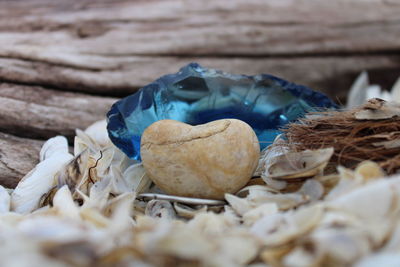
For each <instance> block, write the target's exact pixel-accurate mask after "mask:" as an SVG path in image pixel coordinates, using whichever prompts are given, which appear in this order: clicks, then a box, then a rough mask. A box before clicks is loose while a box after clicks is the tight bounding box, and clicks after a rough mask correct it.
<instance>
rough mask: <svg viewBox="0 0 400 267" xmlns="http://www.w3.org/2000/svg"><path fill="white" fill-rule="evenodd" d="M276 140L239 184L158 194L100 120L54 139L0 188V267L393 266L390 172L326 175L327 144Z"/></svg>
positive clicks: (396, 187)
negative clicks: (227, 189) (203, 195)
mask: <svg viewBox="0 0 400 267" xmlns="http://www.w3.org/2000/svg"><path fill="white" fill-rule="evenodd" d="M285 142H287V141H285V140H284V139H282V138H277V140H276V141H275V143H274V145H272V146H270V147H269V148H268V149H267V150H265V151H262V153H261V157H260V159H259V164H258V168H257V170H256V173H255V174H254V177H253V178H252V179H251V180H250V182H249V183H248V184H247V186H246V187H244V188H243V189H241V190H240V191H239V192H237V193H236V194H226V195H225V198H224V200H206V199H195V198H185V197H176V196H171V195H166V194H165V193H164V192H162V191H161V190H160V189H159V188H157V187H156V186H155V185H154V184H153V183H152V182H151V180H150V179H149V177H148V175H147V174H146V171H145V169H144V168H143V166H142V165H141V163H137V162H133V161H132V160H130V159H128V158H127V157H126V156H125V155H124V154H122V153H121V152H120V151H119V150H118V149H117V148H115V147H114V146H113V145H112V144H111V142H110V140H109V139H108V137H107V132H106V129H105V122H104V121H103V122H98V123H96V124H94V125H93V126H91V127H89V128H88V129H87V130H86V131H80V130H77V132H76V137H75V143H74V148H73V150H71V149H69V147H68V144H67V140H66V139H65V138H64V137H62V136H57V137H54V138H52V139H50V140H48V141H47V142H46V143H45V144H44V145H43V148H42V150H41V152H40V163H39V164H38V165H37V166H36V168H34V169H33V170H32V171H31V172H29V173H28V174H27V175H26V176H25V177H24V178H23V179H22V180H21V181H20V183H19V184H18V186H17V187H16V188H15V189H7V188H3V187H1V186H0V242H1V249H0V266H143V267H145V266H146V267H147V266H253V267H259V266H260V267H261V266H277V267H280V266H284V267H286V266H287V267H297V266H299V267H300V266H304V267H306V266H307V267H308V266H356V267H370V266H400V254H399V253H398V252H399V250H400V197H399V196H400V175H394V176H390V177H386V175H385V172H384V170H383V169H382V168H381V167H380V166H379V164H377V163H375V162H372V161H363V162H361V163H359V164H358V166H357V167H356V168H354V169H347V168H345V167H341V166H335V169H336V172H333V174H329V175H327V174H326V173H324V169H325V167H326V166H327V164H328V163H329V162H330V160H331V157H332V156H333V155H334V150H333V148H330V147H327V148H322V149H314V150H304V151H292V150H290V147H289V146H286V145H285ZM70 151H73V153H71V152H70Z"/></svg>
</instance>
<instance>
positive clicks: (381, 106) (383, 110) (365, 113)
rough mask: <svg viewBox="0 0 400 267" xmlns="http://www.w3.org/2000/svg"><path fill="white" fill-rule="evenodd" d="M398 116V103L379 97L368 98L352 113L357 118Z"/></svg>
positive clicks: (399, 111)
mask: <svg viewBox="0 0 400 267" xmlns="http://www.w3.org/2000/svg"><path fill="white" fill-rule="evenodd" d="M396 116H400V104H399V103H395V102H387V101H385V100H382V99H379V98H373V99H370V100H369V101H368V102H367V103H366V104H365V105H363V106H362V107H361V110H358V111H356V112H355V113H354V117H355V118H356V119H357V120H383V119H390V118H393V117H396Z"/></svg>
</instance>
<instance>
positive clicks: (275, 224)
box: [250, 205, 323, 246]
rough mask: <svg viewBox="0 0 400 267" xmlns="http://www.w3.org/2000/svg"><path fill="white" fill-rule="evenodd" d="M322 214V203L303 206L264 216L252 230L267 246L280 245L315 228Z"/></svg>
mask: <svg viewBox="0 0 400 267" xmlns="http://www.w3.org/2000/svg"><path fill="white" fill-rule="evenodd" d="M322 216H323V207H322V206H321V205H313V206H309V207H303V208H300V209H298V210H296V211H292V212H287V213H276V214H272V215H267V216H264V217H263V218H261V219H260V220H258V221H257V222H256V223H255V224H254V225H253V226H252V227H251V228H250V232H251V233H253V234H254V235H256V236H257V237H258V238H260V239H261V240H262V241H263V243H264V245H266V246H280V245H284V244H287V243H288V242H290V241H292V240H294V239H296V238H297V237H299V236H301V235H303V234H304V233H306V232H308V231H310V230H312V229H314V228H315V227H316V226H317V225H318V223H319V221H320V220H321V219H322Z"/></svg>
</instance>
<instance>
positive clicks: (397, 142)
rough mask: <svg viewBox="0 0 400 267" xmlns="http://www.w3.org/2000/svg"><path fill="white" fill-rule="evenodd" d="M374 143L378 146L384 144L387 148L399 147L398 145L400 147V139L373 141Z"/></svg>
mask: <svg viewBox="0 0 400 267" xmlns="http://www.w3.org/2000/svg"><path fill="white" fill-rule="evenodd" d="M372 144H373V145H374V146H376V147H380V146H383V147H384V148H386V149H391V148H398V147H400V139H395V140H389V141H382V142H376V143H372Z"/></svg>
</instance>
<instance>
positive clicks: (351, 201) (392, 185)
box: [327, 176, 400, 221]
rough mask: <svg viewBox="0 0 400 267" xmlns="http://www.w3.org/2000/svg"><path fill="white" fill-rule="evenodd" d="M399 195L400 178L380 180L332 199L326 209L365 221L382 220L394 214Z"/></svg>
mask: <svg viewBox="0 0 400 267" xmlns="http://www.w3.org/2000/svg"><path fill="white" fill-rule="evenodd" d="M399 193H400V176H397V177H393V178H392V179H390V180H386V179H380V180H377V181H374V182H370V183H368V184H366V185H365V186H362V187H359V188H357V189H354V190H352V191H350V192H348V193H347V194H344V195H342V196H340V197H337V198H332V200H331V201H330V202H328V203H327V207H329V208H330V209H333V210H341V211H344V212H348V213H349V214H353V215H354V216H358V217H359V218H362V219H363V220H366V221H367V220H373V219H374V218H384V217H388V216H390V215H391V214H394V212H395V210H394V209H396V208H397V207H398V202H399V200H398V197H397V196H398V194H399Z"/></svg>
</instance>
